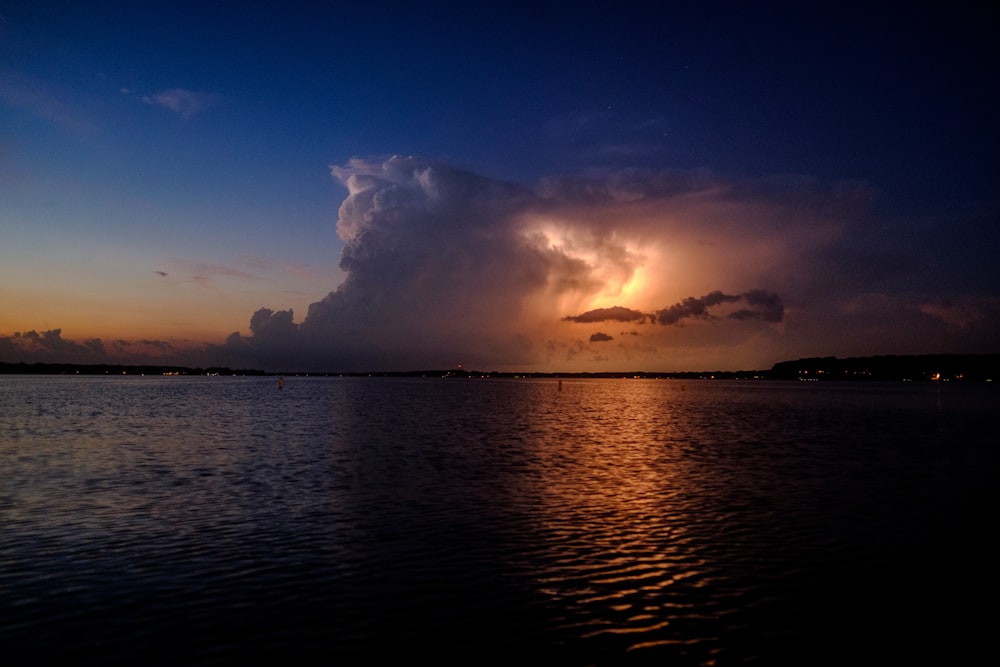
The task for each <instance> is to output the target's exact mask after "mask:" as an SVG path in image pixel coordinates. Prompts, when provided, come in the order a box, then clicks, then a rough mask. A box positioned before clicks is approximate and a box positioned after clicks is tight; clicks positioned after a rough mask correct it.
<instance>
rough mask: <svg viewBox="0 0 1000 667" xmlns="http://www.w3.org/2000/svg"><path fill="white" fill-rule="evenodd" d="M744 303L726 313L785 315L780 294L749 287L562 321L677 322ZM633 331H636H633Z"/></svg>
mask: <svg viewBox="0 0 1000 667" xmlns="http://www.w3.org/2000/svg"><path fill="white" fill-rule="evenodd" d="M737 302H743V303H745V304H746V306H747V307H746V308H741V309H739V310H736V311H734V312H731V313H729V314H728V315H727V317H728V318H730V319H733V320H760V321H763V322H781V320H782V319H783V317H784V312H785V308H784V304H783V303H782V301H781V297H780V296H778V295H777V294H774V293H772V292H767V291H765V290H759V289H757V290H750V291H748V292H743V293H741V294H725V293H724V292H722V291H721V290H715V291H714V292H710V293H708V294H706V295H705V296H701V297H694V296H689V297H687V298H686V299H684V300H683V301H680V302H679V303H675V304H674V305H672V306H668V307H666V308H663V309H662V310H658V311H656V312H655V313H652V314H647V313H643V312H642V311H639V310H634V309H632V308H624V307H622V306H614V307H612V308H596V309H594V310H588V311H587V312H585V313H581V314H580V315H570V316H568V317H564V318H563V319H564V320H565V321H569V322H580V323H594V322H608V321H615V322H633V321H635V322H638V323H639V324H643V323H645V322H646V320H647V319H649V320H650V321H652V322H657V323H659V324H663V325H671V324H678V323H680V322H681V320H685V319H689V318H692V319H710V318H711V317H712V315H711V314H710V313H709V312H708V311H709V309H711V308H714V307H715V306H719V305H722V304H725V303H737ZM633 333H635V332H633Z"/></svg>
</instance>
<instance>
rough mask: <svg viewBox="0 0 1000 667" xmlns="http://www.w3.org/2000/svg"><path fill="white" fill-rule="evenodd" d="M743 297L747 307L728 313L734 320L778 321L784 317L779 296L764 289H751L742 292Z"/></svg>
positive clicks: (783, 307)
mask: <svg viewBox="0 0 1000 667" xmlns="http://www.w3.org/2000/svg"><path fill="white" fill-rule="evenodd" d="M743 299H744V301H746V304H747V305H748V306H749V308H741V309H740V310H737V311H735V312H732V313H730V314H729V317H730V318H732V319H734V320H761V321H763V322H780V321H781V320H782V319H784V317H785V305H784V304H783V303H782V302H781V297H780V296H778V295H777V294H774V293H771V292H765V291H764V290H751V291H749V292H744V293H743Z"/></svg>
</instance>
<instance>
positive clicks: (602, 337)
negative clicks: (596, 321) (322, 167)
mask: <svg viewBox="0 0 1000 667" xmlns="http://www.w3.org/2000/svg"><path fill="white" fill-rule="evenodd" d="M609 340H614V338H613V337H612V336H609V335H608V334H606V333H601V332H600V331H598V332H597V333H593V334H590V342H591V343H602V342H605V341H609Z"/></svg>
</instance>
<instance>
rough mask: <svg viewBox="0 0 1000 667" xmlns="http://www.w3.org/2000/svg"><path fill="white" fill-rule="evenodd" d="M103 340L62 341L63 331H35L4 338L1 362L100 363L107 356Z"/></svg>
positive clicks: (64, 339) (1, 340) (0, 337)
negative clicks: (2, 360)
mask: <svg viewBox="0 0 1000 667" xmlns="http://www.w3.org/2000/svg"><path fill="white" fill-rule="evenodd" d="M106 352H107V351H106V349H105V346H104V343H102V342H101V339H100V338H91V339H87V340H84V341H83V342H82V343H78V342H76V341H72V340H68V339H66V338H63V337H62V329H49V330H47V331H43V332H41V333H39V332H37V331H34V330H31V331H25V332H15V333H14V334H13V335H11V336H0V359H11V360H15V359H16V360H17V361H24V362H36V361H44V362H54V363H97V362H100V361H102V360H104V358H105V356H106Z"/></svg>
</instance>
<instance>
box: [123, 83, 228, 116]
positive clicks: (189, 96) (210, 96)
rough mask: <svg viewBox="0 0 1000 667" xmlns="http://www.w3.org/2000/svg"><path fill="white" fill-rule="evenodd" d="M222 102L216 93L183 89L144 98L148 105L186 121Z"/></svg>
mask: <svg viewBox="0 0 1000 667" xmlns="http://www.w3.org/2000/svg"><path fill="white" fill-rule="evenodd" d="M220 100H221V98H220V97H219V96H218V95H216V94H214V93H205V92H200V91H196V90H185V89H183V88H171V89H169V90H164V91H162V92H159V93H154V94H152V95H146V96H145V97H143V98H142V101H143V102H145V103H146V104H152V105H155V106H160V107H163V108H164V109H170V110H171V111H173V112H175V113H177V114H178V115H180V117H181V118H183V119H184V120H188V119H190V118H193V117H194V116H196V115H197V114H199V113H201V112H202V111H204V110H206V109H208V108H210V107H213V106H215V105H217V104H219V102H220Z"/></svg>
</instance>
